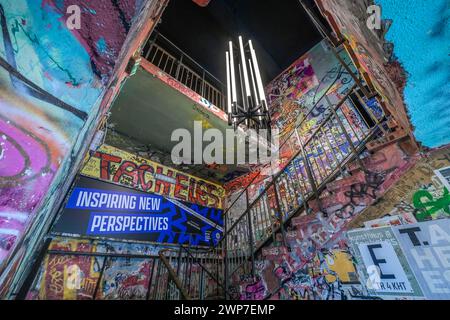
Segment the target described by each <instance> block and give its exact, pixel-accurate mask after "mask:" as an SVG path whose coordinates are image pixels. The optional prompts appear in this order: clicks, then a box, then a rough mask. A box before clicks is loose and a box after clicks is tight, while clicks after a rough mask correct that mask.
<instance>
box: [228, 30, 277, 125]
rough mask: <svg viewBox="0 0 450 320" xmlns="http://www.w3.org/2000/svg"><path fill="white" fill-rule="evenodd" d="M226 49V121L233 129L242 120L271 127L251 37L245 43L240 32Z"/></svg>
mask: <svg viewBox="0 0 450 320" xmlns="http://www.w3.org/2000/svg"><path fill="white" fill-rule="evenodd" d="M238 43H239V45H238V47H237V48H236V47H235V46H234V44H233V41H230V42H229V44H228V47H229V48H228V51H227V52H226V69H227V112H228V124H229V125H230V126H231V125H233V127H234V129H235V130H236V128H237V127H238V126H239V125H240V124H242V123H245V125H246V126H247V128H251V129H256V130H259V129H268V130H270V114H269V110H268V105H267V100H266V94H265V92H264V86H263V83H262V79H261V73H260V69H259V65H258V60H257V57H256V52H255V49H254V48H253V44H252V41H251V40H249V41H248V43H247V44H246V45H245V46H244V44H243V40H242V37H241V36H239V41H238Z"/></svg>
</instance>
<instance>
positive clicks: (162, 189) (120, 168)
mask: <svg viewBox="0 0 450 320" xmlns="http://www.w3.org/2000/svg"><path fill="white" fill-rule="evenodd" d="M81 173H82V174H83V175H85V176H89V177H93V178H97V179H101V180H105V181H109V182H113V183H116V184H122V185H125V186H128V187H131V188H134V189H137V190H142V191H145V192H151V193H157V194H161V195H164V196H167V197H170V198H174V199H179V200H182V201H188V202H192V203H198V204H200V205H202V206H207V207H214V208H219V209H220V208H222V206H223V196H224V193H225V191H224V190H223V188H222V187H221V186H219V185H217V184H214V183H211V182H209V181H206V180H203V179H200V178H197V177H194V176H191V175H188V174H184V173H182V172H181V171H178V170H175V169H172V168H170V167H166V166H163V165H161V164H159V163H156V162H153V161H150V160H148V159H144V158H141V157H138V156H136V155H133V154H131V153H128V152H125V151H123V150H120V149H117V148H115V147H111V146H108V145H102V146H101V147H100V148H99V149H98V151H97V152H96V153H95V154H94V155H93V156H91V155H88V156H87V157H86V163H85V165H84V167H83V169H82V170H81Z"/></svg>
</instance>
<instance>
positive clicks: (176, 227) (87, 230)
mask: <svg viewBox="0 0 450 320" xmlns="http://www.w3.org/2000/svg"><path fill="white" fill-rule="evenodd" d="M222 215H223V211H222V210H221V209H216V208H208V207H203V206H200V205H196V204H192V203H188V202H183V201H179V200H174V199H169V198H166V197H164V196H161V195H156V194H149V193H146V192H141V191H137V190H134V189H129V188H126V187H123V186H119V185H115V184H112V183H108V182H103V181H100V180H96V179H92V178H87V177H84V176H79V177H77V179H76V182H75V185H74V187H73V189H72V192H71V193H70V195H69V196H68V199H67V200H66V203H65V206H64V208H63V209H62V212H61V213H60V215H59V218H58V220H57V222H56V224H55V225H54V227H53V229H52V233H53V234H56V235H64V236H87V237H93V238H108V239H124V240H138V241H148V242H157V243H173V244H191V245H202V246H209V245H214V244H215V243H217V242H218V241H219V240H220V238H221V236H222V233H223V219H222Z"/></svg>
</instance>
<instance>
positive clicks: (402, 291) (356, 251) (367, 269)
mask: <svg viewBox="0 0 450 320" xmlns="http://www.w3.org/2000/svg"><path fill="white" fill-rule="evenodd" d="M347 236H348V240H349V244H350V247H351V250H352V252H353V256H354V257H355V259H356V260H357V261H358V272H359V273H360V275H361V279H362V280H363V281H364V283H365V284H366V287H367V290H368V294H369V295H371V296H377V297H382V298H384V299H399V298H400V299H404V298H411V299H420V298H423V297H424V296H423V293H422V290H421V288H420V286H419V283H418V281H417V280H416V278H415V276H414V273H413V272H412V270H411V268H410V266H409V264H408V261H407V260H406V257H405V255H404V254H403V251H402V249H401V247H400V245H399V243H398V241H397V239H396V237H395V235H394V232H393V231H392V229H391V227H381V228H371V229H357V230H352V231H349V232H347Z"/></svg>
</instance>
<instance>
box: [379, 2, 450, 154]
mask: <svg viewBox="0 0 450 320" xmlns="http://www.w3.org/2000/svg"><path fill="white" fill-rule="evenodd" d="M376 2H377V3H378V4H380V5H382V16H383V18H384V19H392V20H393V25H392V27H391V29H390V30H389V32H388V34H387V36H386V39H387V40H389V41H392V42H393V43H394V44H395V51H394V52H395V55H396V56H397V57H398V58H399V60H400V61H401V62H402V64H403V66H404V67H405V69H406V71H407V72H408V74H409V77H408V83H407V86H406V88H405V100H406V105H407V108H408V111H409V114H410V115H411V121H412V124H413V125H414V126H415V135H416V137H417V139H418V140H419V141H420V142H422V143H423V144H424V145H425V146H428V147H438V146H441V145H444V144H447V143H450V56H449V55H450V1H448V0H408V1H405V0H377V1H376Z"/></svg>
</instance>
